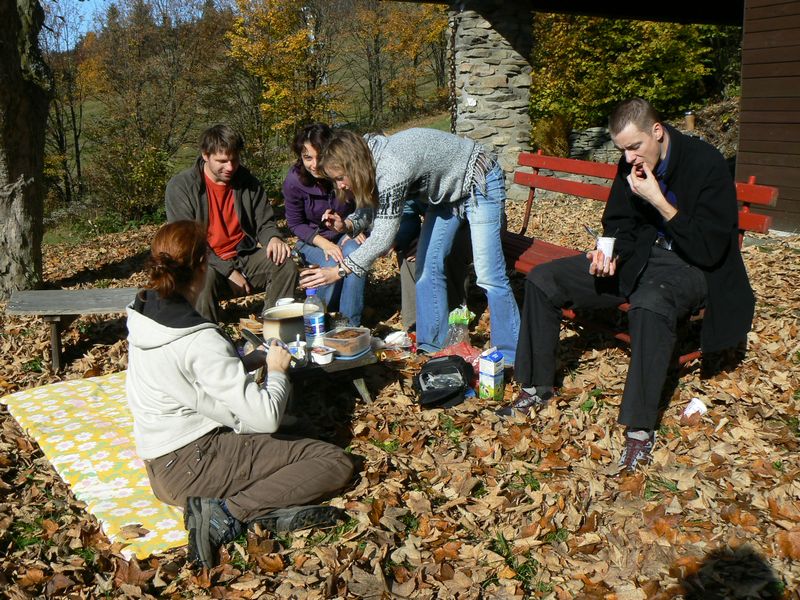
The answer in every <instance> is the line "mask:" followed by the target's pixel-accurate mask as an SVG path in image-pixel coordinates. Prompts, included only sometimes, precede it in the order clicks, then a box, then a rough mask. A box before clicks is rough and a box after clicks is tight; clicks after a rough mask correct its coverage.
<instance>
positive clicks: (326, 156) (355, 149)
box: [319, 129, 378, 208]
mask: <svg viewBox="0 0 800 600" xmlns="http://www.w3.org/2000/svg"><path fill="white" fill-rule="evenodd" d="M319 162H320V168H321V169H322V171H323V172H324V173H325V174H326V175H327V176H328V177H330V175H328V169H336V170H339V171H342V172H343V173H344V174H345V175H346V176H347V177H349V178H350V186H351V189H352V192H353V197H354V198H355V201H356V206H357V207H359V208H366V207H372V208H374V207H376V206H377V205H378V194H377V188H376V184H375V160H374V159H373V158H372V152H370V149H369V146H367V143H366V142H365V141H364V138H362V137H361V136H360V135H358V134H355V133H353V132H352V131H348V130H346V129H342V130H338V131H334V133H333V136H332V137H331V139H330V141H329V142H328V144H327V145H326V146H325V148H324V150H323V151H322V156H321V157H320V160H319ZM336 194H337V196H339V199H340V200H345V199H346V197H345V196H346V192H345V190H340V189H339V188H338V186H337V187H336Z"/></svg>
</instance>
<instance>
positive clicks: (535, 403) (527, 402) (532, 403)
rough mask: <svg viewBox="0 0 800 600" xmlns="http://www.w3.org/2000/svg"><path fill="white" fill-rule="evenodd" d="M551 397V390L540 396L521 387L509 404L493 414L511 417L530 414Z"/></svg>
mask: <svg viewBox="0 0 800 600" xmlns="http://www.w3.org/2000/svg"><path fill="white" fill-rule="evenodd" d="M552 397H553V394H552V392H548V393H545V394H542V395H541V396H540V395H539V394H530V393H528V392H526V391H525V390H524V389H521V390H520V391H519V394H517V397H516V398H515V399H514V401H513V402H512V403H511V404H509V405H508V406H504V407H503V408H501V409H499V410H497V411H496V412H495V414H496V415H497V416H498V417H512V416H514V415H515V414H520V415H524V416H526V417H527V416H528V415H530V414H531V411H536V410H539V409H540V408H544V407H545V406H547V403H548V402H549V401H550V398H552Z"/></svg>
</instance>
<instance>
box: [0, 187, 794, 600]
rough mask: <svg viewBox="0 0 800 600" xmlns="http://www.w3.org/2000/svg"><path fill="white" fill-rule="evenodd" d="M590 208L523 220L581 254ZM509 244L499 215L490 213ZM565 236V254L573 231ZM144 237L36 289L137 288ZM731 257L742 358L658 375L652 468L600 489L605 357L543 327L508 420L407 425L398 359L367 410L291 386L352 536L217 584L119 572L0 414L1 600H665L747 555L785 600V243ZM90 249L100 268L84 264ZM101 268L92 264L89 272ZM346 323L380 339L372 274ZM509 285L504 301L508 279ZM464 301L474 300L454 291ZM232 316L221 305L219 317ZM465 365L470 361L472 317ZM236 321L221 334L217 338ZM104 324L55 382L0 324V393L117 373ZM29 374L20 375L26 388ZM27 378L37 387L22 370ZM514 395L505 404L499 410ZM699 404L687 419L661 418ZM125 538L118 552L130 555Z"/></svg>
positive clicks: (479, 328) (601, 348)
mask: <svg viewBox="0 0 800 600" xmlns="http://www.w3.org/2000/svg"><path fill="white" fill-rule="evenodd" d="M596 209H597V207H596V206H594V203H591V202H590V203H588V204H587V205H585V206H584V205H582V204H581V203H579V202H576V201H574V200H565V199H559V198H554V199H551V200H546V201H544V202H543V204H541V206H539V207H537V208H535V211H534V212H535V213H536V214H535V215H534V219H535V220H536V221H537V222H538V223H539V226H538V229H537V231H536V235H537V236H541V237H543V238H545V239H550V240H553V241H556V240H563V241H564V242H565V243H571V244H577V245H588V244H589V243H590V242H591V240H589V239H588V237H587V238H586V239H583V238H581V237H580V236H581V235H584V234H582V233H581V232H582V228H581V227H580V226H578V227H577V228H576V227H575V225H576V224H580V223H583V222H587V223H590V224H595V225H596V221H597V220H598V219H599V213H597V210H596ZM508 213H509V226H510V227H511V228H512V229H514V228H517V227H518V226H519V221H520V219H521V207H518V206H513V205H510V206H509V207H508ZM576 231H577V232H578V233H575V232H576ZM153 232H154V228H152V227H150V228H148V227H144V228H142V230H140V231H137V232H130V233H126V234H117V235H114V236H109V237H105V238H101V239H99V240H97V241H96V242H92V243H89V244H87V245H86V247H85V248H81V251H80V252H76V251H75V250H73V249H70V248H67V247H49V248H47V249H46V254H45V263H46V273H47V278H48V281H50V282H51V283H53V284H55V285H67V286H81V285H92V284H93V283H97V282H96V281H95V282H93V281H92V279H93V277H94V278H95V279H96V276H94V275H93V273H95V272H102V273H104V276H105V274H110V275H111V277H112V279H111V280H110V281H111V284H112V285H120V286H128V285H140V284H141V283H142V275H141V273H140V271H139V270H138V269H139V267H140V266H141V264H140V261H139V259H138V258H137V256H138V255H139V254H140V253H141V251H142V250H143V249H144V248H146V247H147V244H148V243H149V241H150V238H151V237H152V234H153ZM758 241H759V243H763V244H765V245H768V246H769V248H770V249H771V250H772V251H771V252H762V251H760V250H758V249H756V247H755V246H747V247H745V250H744V257H745V262H746V264H747V268H748V271H749V273H750V275H751V280H752V282H753V285H754V287H755V290H756V294H757V298H758V304H757V308H756V317H755V320H754V324H753V331H752V332H751V334H750V336H749V350H748V354H747V356H746V357H745V360H744V361H743V362H742V363H741V364H740V365H739V366H737V367H736V368H734V369H732V370H727V371H723V372H720V373H716V374H713V375H711V376H709V375H706V374H704V373H703V372H702V371H701V369H700V363H699V362H698V363H692V364H690V365H688V366H687V368H686V369H684V370H683V371H682V372H681V373H680V374H679V380H678V385H677V386H676V387H675V389H674V393H673V394H672V399H671V403H670V406H669V407H668V408H667V410H666V411H665V413H664V417H663V419H662V423H661V430H660V431H659V442H658V444H657V450H656V461H655V464H653V465H651V466H649V467H647V468H646V469H644V470H643V471H639V472H637V473H635V474H633V475H628V476H621V477H617V476H616V475H617V473H616V470H617V469H616V458H617V457H618V455H619V452H620V449H621V445H622V436H621V429H620V427H619V426H618V425H617V423H616V417H617V413H618V407H619V403H620V400H621V395H622V390H623V389H624V383H625V376H626V373H627V365H628V356H627V352H626V350H625V349H623V348H620V347H617V346H616V345H614V344H613V343H610V342H609V341H608V340H605V339H604V338H602V337H599V336H597V335H594V334H592V333H590V332H586V331H582V330H580V329H575V328H573V327H572V326H571V325H565V327H564V328H563V329H562V338H563V343H562V347H561V351H560V356H559V359H560V362H561V364H562V365H563V367H564V368H563V369H562V372H563V373H564V380H563V385H562V388H561V393H560V396H559V399H558V401H557V402H556V403H553V404H552V405H551V406H549V407H547V408H546V409H545V410H544V411H542V412H541V413H540V414H536V415H534V416H532V417H531V418H530V419H517V420H511V421H508V422H504V421H500V420H499V419H498V418H497V417H496V416H495V415H494V409H495V408H496V406H495V405H494V403H492V402H490V401H484V400H476V399H475V400H469V401H467V402H465V403H464V404H462V405H460V406H458V407H455V408H454V409H449V410H446V411H442V410H431V411H420V409H419V408H418V407H417V406H416V405H415V403H414V398H413V392H412V391H411V388H410V377H411V376H412V375H413V373H414V372H416V370H418V368H419V359H418V358H417V357H411V358H410V359H408V360H405V361H401V360H394V361H392V362H391V363H388V364H387V365H378V366H376V367H373V368H370V369H369V370H365V376H366V378H367V385H368V387H369V389H370V391H371V392H372V394H373V397H374V400H375V401H374V403H373V404H372V405H364V404H362V403H360V402H358V401H357V400H356V399H355V393H354V391H353V390H352V389H351V387H350V386H349V382H347V381H346V379H335V380H330V381H328V380H325V381H323V382H322V385H320V386H319V387H312V386H306V387H305V389H304V390H303V393H302V394H298V401H301V402H302V410H303V415H304V419H306V420H307V421H308V423H309V424H310V426H311V427H312V430H311V432H310V433H311V434H312V435H316V436H318V437H320V438H322V439H327V440H330V441H333V442H335V443H339V444H340V445H342V446H347V447H348V448H349V449H350V450H351V452H353V453H354V454H355V455H358V456H359V457H361V460H362V461H363V467H362V468H361V471H360V472H359V476H358V477H357V478H356V480H355V482H354V484H353V486H352V487H351V488H350V489H348V490H346V491H345V492H344V493H343V494H342V496H340V497H337V498H335V499H334V500H333V502H334V503H336V504H337V506H341V507H343V508H345V509H346V510H347V511H348V513H349V514H350V516H351V517H352V518H351V520H350V522H348V523H346V524H345V525H342V526H341V527H339V528H336V529H334V530H329V531H316V530H312V531H310V532H299V533H296V534H294V535H286V536H281V537H273V536H271V535H270V534H269V533H267V532H263V531H260V530H258V528H256V530H255V531H254V532H251V533H250V534H248V536H247V540H246V543H244V542H242V541H241V540H239V541H237V542H236V543H234V544H230V545H228V547H227V548H226V550H225V551H224V552H223V564H221V565H220V566H219V567H216V568H215V569H212V570H211V571H207V570H204V569H199V570H198V569H190V567H189V566H188V565H186V562H185V550H183V549H180V550H177V551H175V552H172V553H168V554H164V555H159V556H154V557H152V558H151V559H150V560H148V561H144V562H137V561H127V560H126V559H125V558H123V557H122V554H121V551H122V547H121V546H120V545H115V546H111V545H110V544H109V543H108V541H107V540H106V539H105V538H104V536H103V534H102V530H101V528H100V525H99V524H98V523H97V522H96V521H95V520H94V518H93V517H92V516H91V515H89V514H88V513H86V511H85V507H84V506H83V505H82V504H81V503H79V502H77V501H76V500H75V499H74V497H73V496H72V495H71V492H70V491H69V490H68V489H67V488H66V487H65V486H64V485H63V483H62V482H61V481H60V479H59V478H58V477H57V476H55V474H54V472H53V471H52V470H51V469H50V467H49V465H48V464H47V461H45V460H44V459H43V457H42V456H41V453H40V452H39V450H38V447H37V446H36V444H34V443H32V442H31V440H30V439H29V438H28V437H27V436H26V435H25V434H24V432H22V431H20V430H19V428H18V427H17V426H16V423H15V422H14V421H13V420H12V419H11V418H10V417H9V416H8V413H7V412H6V411H5V409H4V408H2V407H0V421H1V423H2V427H1V428H0V489H2V493H3V494H4V497H3V499H2V500H0V548H3V549H4V550H3V551H0V586H6V588H7V589H8V591H7V592H5V593H7V595H8V596H9V597H19V598H27V597H32V596H37V595H39V596H41V595H48V594H49V595H53V596H59V595H67V594H70V595H72V596H75V597H79V596H86V597H89V596H91V597H96V596H104V595H115V596H129V597H137V598H147V597H195V596H206V597H207V596H213V597H234V598H293V597H302V598H326V597H342V598H386V597H390V595H392V594H393V595H394V596H395V597H413V598H421V599H426V598H448V599H450V598H464V599H466V598H478V597H492V598H537V597H538V598H548V599H549V598H554V599H557V600H561V599H563V600H566V599H568V598H585V599H592V598H596V599H598V600H600V599H602V600H611V599H612V598H619V599H622V598H626V599H627V598H630V599H633V598H648V599H654V600H667V598H674V597H675V596H677V595H678V594H679V593H680V588H679V582H680V581H681V580H682V578H685V577H686V576H688V575H690V574H692V573H696V572H697V571H698V569H700V567H701V566H702V564H703V559H704V556H705V555H707V554H708V553H709V552H711V551H712V550H714V549H715V548H718V547H720V546H723V545H725V544H730V545H733V546H737V545H741V544H744V543H749V544H752V545H754V546H755V547H756V548H757V550H758V551H759V552H760V553H761V554H763V555H764V556H765V558H766V559H767V560H768V561H769V563H770V565H771V566H772V568H774V570H775V571H776V572H777V573H778V575H779V577H781V578H782V579H783V581H784V582H785V585H786V588H787V589H793V588H796V587H797V585H798V582H800V562H798V561H800V483H798V482H799V481H800V478H799V477H798V474H800V471H799V468H798V466H797V452H798V450H799V449H800V425H799V421H798V419H799V418H800V395H799V394H798V389H799V388H800V341H798V332H799V331H800V329H799V328H798V317H800V299H798V298H795V297H794V295H793V294H790V293H787V290H789V289H792V285H793V283H792V282H795V281H798V280H800V277H799V276H800V238H798V237H796V236H795V237H792V238H783V239H779V240H773V239H768V238H759V240H758ZM102 248H105V249H106V252H105V253H102V252H100V249H102ZM106 261H111V262H113V265H117V266H107V264H106ZM370 277H371V284H370V285H368V287H367V299H366V300H367V303H368V304H369V305H370V306H371V307H372V308H373V311H372V313H371V314H370V317H369V318H370V319H371V320H370V321H369V322H368V324H369V325H370V326H372V327H375V328H376V330H381V331H384V332H386V331H388V330H389V329H391V328H392V327H398V326H399V325H398V322H397V315H396V314H395V309H396V306H397V301H398V298H399V284H398V282H397V280H396V278H395V271H394V265H393V263H392V260H391V257H387V258H385V259H381V261H379V263H378V265H377V267H376V269H375V270H374V271H373V273H372V274H371V276H370ZM511 281H512V286H513V287H514V289H515V292H516V293H517V294H518V297H519V299H520V300H521V286H522V277H521V276H519V275H517V274H513V275H512V279H511ZM473 288H474V286H473ZM257 304H258V301H251V303H250V304H249V305H248V304H247V302H246V301H242V303H241V305H238V304H235V303H231V304H230V305H229V309H230V310H231V311H232V312H234V313H237V311H239V312H242V311H244V312H245V313H246V314H243V315H241V316H245V317H246V316H247V314H250V313H252V312H253V311H254V310H256V309H255V308H254V309H253V311H250V310H249V309H250V308H251V307H255V306H256V305H257ZM469 304H470V307H471V308H473V307H474V308H473V310H475V312H476V313H480V314H479V318H478V319H476V323H475V326H474V327H473V330H472V332H471V333H472V342H473V344H474V345H476V346H477V347H482V346H484V345H485V344H487V343H488V328H487V327H486V325H487V315H488V313H487V311H485V310H483V309H484V308H485V306H486V301H485V296H483V294H482V293H481V292H480V291H478V290H476V289H472V290H471V292H470V298H469ZM238 316H239V315H238V313H237V322H238ZM124 338H125V327H124V321H122V319H113V318H108V317H102V316H100V317H97V316H95V317H84V318H81V319H78V320H77V321H76V322H74V323H73V324H72V326H71V327H70V329H69V330H68V331H67V332H66V333H65V334H64V339H65V348H66V351H67V369H66V371H65V373H63V374H62V375H60V376H58V377H57V376H54V375H51V374H50V373H49V372H48V370H47V366H48V361H49V339H48V330H47V327H46V325H45V324H44V323H43V322H42V321H40V320H37V319H32V318H29V319H25V318H7V317H3V321H2V324H1V327H0V350H2V352H3V356H4V357H6V358H7V360H6V361H5V362H4V364H3V365H0V393H10V392H13V391H15V390H17V389H21V388H23V387H24V388H28V387H34V386H37V385H41V384H44V383H50V382H52V381H56V380H58V379H59V378H61V377H63V378H76V377H86V376H92V375H95V374H104V373H110V372H114V371H118V370H120V369H124V368H125V365H126V343H125V340H124ZM40 367H41V368H40ZM37 369H38V370H37ZM514 391H515V387H514V384H510V385H508V386H507V389H506V396H507V397H511V394H512V393H513V392H514ZM695 396H696V397H699V398H700V399H701V400H702V401H703V402H704V404H705V405H706V406H707V407H708V409H709V410H708V413H707V414H705V415H696V416H695V417H692V418H691V419H688V420H687V419H681V412H682V409H683V408H684V406H685V405H686V404H687V403H688V401H689V400H690V399H691V398H692V397H695ZM147 534H148V532H147V531H146V530H144V529H142V528H140V527H137V526H132V527H130V528H129V529H128V530H126V532H125V535H126V536H129V537H130V538H133V537H139V536H143V535H147Z"/></svg>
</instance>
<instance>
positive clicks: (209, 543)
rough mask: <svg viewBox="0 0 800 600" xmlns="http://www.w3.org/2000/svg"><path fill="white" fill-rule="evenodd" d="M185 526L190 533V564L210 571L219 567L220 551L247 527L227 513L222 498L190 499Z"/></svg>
mask: <svg viewBox="0 0 800 600" xmlns="http://www.w3.org/2000/svg"><path fill="white" fill-rule="evenodd" d="M183 524H184V525H185V526H186V530H187V531H188V532H189V555H188V560H189V562H194V563H197V562H199V563H200V564H202V565H203V566H204V567H208V568H209V569H210V568H212V567H213V566H214V565H216V563H217V550H219V547H220V546H222V544H227V543H228V542H230V541H232V540H234V539H236V538H237V537H239V535H240V534H241V533H242V532H243V531H244V524H243V523H242V522H241V521H239V520H238V519H236V518H235V517H234V516H232V515H231V514H230V513H229V512H228V511H227V509H226V508H225V507H224V505H223V504H222V500H220V499H219V498H198V497H197V496H192V497H190V498H188V499H187V500H186V510H185V511H184V513H183Z"/></svg>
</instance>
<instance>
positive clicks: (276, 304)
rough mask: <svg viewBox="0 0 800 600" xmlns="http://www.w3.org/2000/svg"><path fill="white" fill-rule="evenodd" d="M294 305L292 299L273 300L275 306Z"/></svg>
mask: <svg viewBox="0 0 800 600" xmlns="http://www.w3.org/2000/svg"><path fill="white" fill-rule="evenodd" d="M292 303H294V298H278V299H277V300H275V306H283V305H284V304H292Z"/></svg>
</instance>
